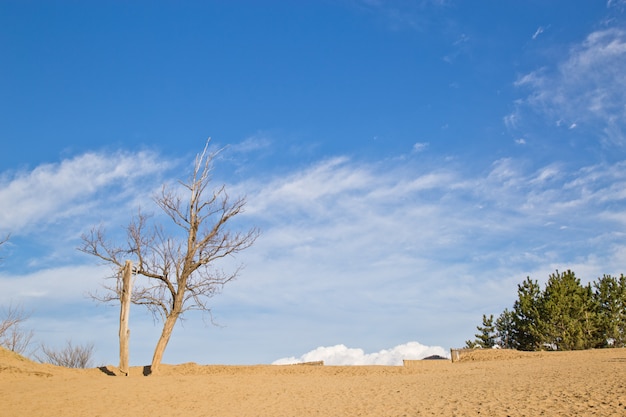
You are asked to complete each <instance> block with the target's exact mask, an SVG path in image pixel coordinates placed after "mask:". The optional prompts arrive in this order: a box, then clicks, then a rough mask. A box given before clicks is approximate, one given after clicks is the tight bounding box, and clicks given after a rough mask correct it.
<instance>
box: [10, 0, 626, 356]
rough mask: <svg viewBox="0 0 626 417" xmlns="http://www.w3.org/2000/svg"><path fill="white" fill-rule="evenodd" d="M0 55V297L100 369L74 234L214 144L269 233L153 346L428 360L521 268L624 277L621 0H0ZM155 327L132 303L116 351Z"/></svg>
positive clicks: (251, 216) (112, 347)
mask: <svg viewBox="0 0 626 417" xmlns="http://www.w3.org/2000/svg"><path fill="white" fill-rule="evenodd" d="M0 56H1V57H2V58H1V60H2V61H1V65H0V140H1V143H2V151H1V152H0V233H2V234H7V233H10V234H11V239H10V241H9V243H8V244H5V245H3V246H2V248H1V249H0V251H1V254H0V256H2V258H3V262H2V264H0V288H1V289H2V290H1V291H0V305H1V306H8V305H9V304H10V303H12V304H13V305H22V306H23V307H24V308H25V309H26V310H28V311H30V312H32V314H31V318H30V320H29V321H28V325H29V326H30V327H31V328H32V329H33V330H34V331H35V334H36V339H37V341H38V342H40V341H42V342H46V343H47V344H49V345H59V346H60V345H62V344H63V343H64V341H65V340H66V339H70V338H71V339H72V340H73V341H74V342H79V343H82V342H94V343H95V345H96V354H95V356H96V361H97V362H99V363H116V361H117V356H116V355H117V353H116V352H117V347H116V346H117V345H116V343H117V316H118V314H119V313H118V310H117V308H116V307H115V306H104V305H98V304H95V303H93V302H92V301H90V300H89V299H88V298H86V297H85V294H86V293H88V292H89V291H94V290H96V289H97V288H98V287H99V285H101V284H102V282H103V281H102V280H103V278H104V277H106V276H107V275H108V274H109V270H108V269H107V268H106V267H103V266H102V265H99V264H98V262H97V261H96V260H95V259H92V258H90V257H89V256H87V255H84V254H82V253H80V252H78V251H77V250H76V247H77V246H79V244H80V239H79V237H80V235H81V233H83V232H85V231H86V230H88V229H89V228H90V227H92V226H94V225H98V224H103V225H105V226H106V227H107V228H108V230H109V231H110V233H111V237H112V238H115V237H119V235H120V231H121V227H122V226H124V225H125V224H127V223H128V221H129V219H130V217H131V216H132V215H133V214H134V213H135V212H136V210H137V208H138V207H139V206H141V207H142V209H143V210H147V211H150V212H154V213H155V214H156V213H157V211H156V209H155V207H154V205H153V203H152V200H151V196H152V195H153V193H154V192H155V190H158V189H159V188H160V186H161V185H162V184H163V183H169V182H172V181H175V180H177V179H179V178H185V176H186V172H187V170H188V168H189V163H190V162H191V161H192V160H193V157H194V155H195V154H196V153H198V152H200V151H201V150H202V148H203V146H204V143H205V141H206V139H207V138H208V137H211V138H212V140H211V144H212V146H215V147H223V146H227V145H228V148H227V149H226V150H225V151H224V152H223V153H222V154H221V156H220V159H219V160H218V161H217V164H216V170H215V183H216V185H221V184H226V185H227V187H228V189H229V190H230V192H231V193H233V194H241V195H246V196H247V198H248V206H247V211H246V213H245V214H244V215H242V217H241V218H240V219H239V221H238V223H237V225H236V226H238V227H246V226H250V225H256V226H259V227H260V228H261V230H262V236H261V237H260V238H259V239H258V241H257V242H256V244H255V245H254V246H253V247H252V248H250V249H249V250H247V251H246V252H244V253H242V254H240V255H239V256H238V258H237V259H236V260H233V261H232V264H228V265H223V266H224V267H235V266H236V265H237V264H238V263H243V264H245V269H244V270H243V271H242V273H241V275H240V277H239V279H238V280H237V281H235V282H233V283H231V284H229V285H228V286H227V287H226V288H225V289H224V292H223V294H221V295H219V296H217V297H215V298H214V299H213V316H214V320H215V321H216V322H217V323H219V325H220V326H218V327H215V326H212V325H210V324H209V325H207V324H206V322H207V318H206V317H202V315H194V314H190V315H189V316H188V317H187V320H186V321H185V322H184V323H183V326H179V327H178V328H177V329H176V330H175V332H174V335H173V338H172V340H171V342H170V345H169V346H168V349H167V351H166V353H165V357H164V361H165V362H167V363H177V362H188V361H195V362H198V363H227V364H246V363H271V362H273V361H274V360H277V359H279V358H290V357H295V358H298V357H302V358H304V357H306V358H310V357H311V355H309V356H306V355H305V354H306V353H307V352H319V351H320V350H316V349H317V348H318V347H323V349H322V350H324V349H326V348H327V349H326V350H327V351H333V352H335V353H337V352H338V351H341V352H343V353H342V354H346V355H347V356H350V354H351V352H357V353H358V354H359V355H361V356H363V355H365V356H367V355H370V356H376V355H377V354H378V353H377V352H381V351H383V350H385V351H390V350H393V349H392V348H394V347H400V348H399V349H396V350H395V351H402V352H405V351H406V350H407V349H409V348H413V347H415V346H416V345H415V344H414V342H419V344H421V346H423V347H441V348H442V349H443V351H445V350H447V349H448V348H450V347H458V346H462V345H463V344H464V341H465V340H467V339H470V338H473V334H474V332H475V326H476V325H477V324H479V322H480V318H481V315H482V314H483V313H487V314H490V313H494V314H499V313H500V312H501V311H502V310H503V309H504V308H505V307H510V306H511V305H512V303H513V301H514V299H515V296H516V285H517V284H518V283H520V282H521V281H522V280H524V279H525V278H526V276H531V277H532V278H533V279H538V280H539V281H545V280H546V278H547V276H548V275H549V274H550V273H551V272H554V270H556V269H559V270H564V269H567V268H570V269H573V270H574V271H575V272H576V273H577V275H578V276H580V278H581V279H582V280H583V282H587V281H591V280H594V279H596V278H597V277H598V276H601V275H602V274H604V273H607V274H619V273H622V272H626V271H625V268H624V259H626V239H625V237H626V212H625V208H626V71H625V70H624V68H626V2H625V1H623V0H610V1H574V2H572V1H567V2H566V1H551V2H543V1H526V2H513V1H481V2H461V1H452V0H450V1H447V0H430V1H429V0H423V1H419V0H416V1H412V2H411V1H399V0H398V1H393V0H390V1H385V0H378V1H377V0H335V1H333V0H320V1H298V2H289V1H266V2H252V1H233V2H224V1H204V2H192V1H189V2H170V1H158V2H142V1H135V2H125V1H124V2H123V1H109V2H76V1H58V2H45V1H28V2H24V1H2V2H1V3H0ZM159 331H160V327H159V326H158V325H156V326H155V325H154V324H153V322H152V318H151V317H150V316H149V315H148V314H147V313H146V312H144V311H142V310H141V309H139V308H136V307H133V310H132V311H131V362H132V363H134V364H138V365H139V364H146V363H149V361H150V358H151V355H152V349H153V347H154V345H155V343H156V339H157V337H158V332H159ZM341 345H344V347H347V348H345V349H344V348H342V347H339V348H338V347H337V346H341ZM346 349H347V350H346ZM350 349H352V350H350ZM418 350H419V349H418ZM345 352H348V353H345ZM359 352H360V353H359ZM364 352H367V353H364Z"/></svg>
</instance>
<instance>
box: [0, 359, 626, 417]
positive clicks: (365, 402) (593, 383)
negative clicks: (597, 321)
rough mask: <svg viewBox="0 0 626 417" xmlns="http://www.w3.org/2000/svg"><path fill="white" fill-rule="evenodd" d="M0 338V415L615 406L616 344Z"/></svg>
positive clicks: (623, 400) (531, 410)
mask: <svg viewBox="0 0 626 417" xmlns="http://www.w3.org/2000/svg"><path fill="white" fill-rule="evenodd" d="M114 373H115V368H114V367H112V366H109V367H107V368H106V369H105V368H103V369H85V370H72V369H66V368H59V367H55V366H52V365H41V364H37V363H33V362H31V361H29V360H27V359H25V358H23V357H21V356H19V355H16V354H13V353H12V352H8V351H6V350H1V349H0V399H1V400H0V415H1V416H6V417H10V416H30V417H37V416H80V417H87V416H109V415H123V416H165V417H167V416H218V417H227V416H237V417H246V416H272V417H279V416H346V417H347V416H377V417H379V416H539V415H546V416H574V415H576V416H624V415H626V349H605V350H592V351H579V352H536V353H527V352H516V351H476V352H472V353H470V354H469V355H466V356H464V357H463V358H462V360H461V361H460V362H455V363H451V362H450V361H420V362H411V363H410V366H404V367H401V366H399V367H393V366H352V367H350V366H299V365H292V366H271V365H260V366H219V365H209V366H202V365H198V364H195V363H187V364H181V365H164V366H163V369H162V374H161V375H159V376H150V377H144V376H142V373H143V369H142V368H140V367H136V368H132V369H131V375H130V376H129V377H119V376H111V374H114Z"/></svg>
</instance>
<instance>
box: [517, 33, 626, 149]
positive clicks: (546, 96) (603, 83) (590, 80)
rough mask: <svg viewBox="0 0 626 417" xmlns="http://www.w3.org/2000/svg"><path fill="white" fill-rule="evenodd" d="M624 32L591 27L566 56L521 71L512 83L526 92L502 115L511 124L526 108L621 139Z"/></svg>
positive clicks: (624, 140)
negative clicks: (553, 63) (527, 70)
mask: <svg viewBox="0 0 626 417" xmlns="http://www.w3.org/2000/svg"><path fill="white" fill-rule="evenodd" d="M623 68H626V32H625V31H623V30H621V29H617V28H611V29H606V30H601V31H597V32H593V33H591V34H590V35H589V36H587V38H586V39H585V40H584V41H583V42H581V43H580V44H578V45H574V46H573V47H572V48H570V50H569V53H568V56H567V58H566V59H565V60H563V61H562V62H560V63H558V64H557V65H556V66H554V67H544V68H540V69H538V70H535V71H532V72H530V73H527V74H524V75H522V76H520V77H519V78H518V79H517V80H516V82H515V85H516V86H517V87H524V88H527V89H528V90H529V91H530V94H529V95H528V96H526V97H525V98H524V99H523V100H520V101H519V102H518V103H517V110H516V111H515V112H514V113H512V114H510V115H508V116H507V117H506V118H505V123H506V124H507V125H509V126H513V125H515V124H516V123H517V122H518V121H519V120H520V118H521V117H522V114H523V113H524V110H525V109H532V110H534V111H536V112H539V113H541V114H543V115H544V116H545V117H547V118H548V119H552V120H555V121H558V124H563V123H564V124H565V125H566V126H569V127H570V129H571V128H574V127H576V128H583V127H584V128H585V131H586V132H589V133H590V134H592V133H594V131H599V132H601V133H600V134H596V136H597V137H598V136H599V138H600V139H601V140H603V141H605V142H607V143H612V144H619V145H626V76H624V70H623Z"/></svg>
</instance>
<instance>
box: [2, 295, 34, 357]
mask: <svg viewBox="0 0 626 417" xmlns="http://www.w3.org/2000/svg"><path fill="white" fill-rule="evenodd" d="M2 316H3V317H2V320H1V321H0V346H3V347H5V348H7V349H9V350H11V351H13V352H15V353H19V354H20V355H22V354H24V352H26V349H27V348H28V346H29V345H30V342H31V340H32V338H33V331H32V330H24V329H23V328H22V323H24V322H25V321H26V320H27V319H28V317H29V315H28V314H26V313H24V310H23V309H22V308H21V307H13V306H12V305H10V306H9V307H8V308H7V309H6V310H5V311H4V312H3V315H2Z"/></svg>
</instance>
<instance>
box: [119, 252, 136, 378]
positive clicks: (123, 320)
mask: <svg viewBox="0 0 626 417" xmlns="http://www.w3.org/2000/svg"><path fill="white" fill-rule="evenodd" d="M132 276H133V263H132V262H131V261H126V264H125V265H124V271H123V274H122V292H121V294H120V373H122V374H123V375H125V376H128V373H129V369H128V339H129V338H130V330H128V316H129V315H130V296H131V288H132V287H131V280H132Z"/></svg>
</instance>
